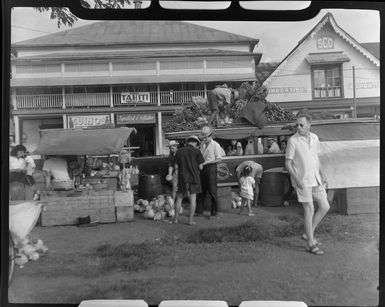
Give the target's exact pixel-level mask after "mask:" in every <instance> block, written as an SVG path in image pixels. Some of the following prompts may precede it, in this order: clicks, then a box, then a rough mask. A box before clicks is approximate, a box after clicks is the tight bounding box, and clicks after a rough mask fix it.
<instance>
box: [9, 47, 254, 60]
mask: <svg viewBox="0 0 385 307" xmlns="http://www.w3.org/2000/svg"><path fill="white" fill-rule="evenodd" d="M205 56H221V57H222V56H258V57H260V56H261V54H260V53H253V52H242V51H232V50H219V49H194V50H192V49H184V50H145V51H111V52H108V53H106V52H98V51H91V50H90V51H87V52H71V53H50V54H45V55H44V56H43V57H42V56H41V55H35V56H24V57H19V58H15V59H12V61H13V62H24V61H28V60H31V61H32V60H44V61H47V60H74V59H112V58H125V59H129V58H133V59H137V58H159V57H172V58H176V57H205Z"/></svg>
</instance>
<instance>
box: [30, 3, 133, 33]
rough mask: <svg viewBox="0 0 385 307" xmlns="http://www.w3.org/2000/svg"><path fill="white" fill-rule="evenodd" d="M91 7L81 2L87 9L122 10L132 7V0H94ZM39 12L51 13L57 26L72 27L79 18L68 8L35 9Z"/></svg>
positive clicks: (51, 17)
mask: <svg viewBox="0 0 385 307" xmlns="http://www.w3.org/2000/svg"><path fill="white" fill-rule="evenodd" d="M93 2H94V5H93V6H91V5H90V4H89V3H88V2H87V1H85V0H80V5H81V6H83V7H84V8H86V9H122V8H125V7H127V6H129V5H131V1H130V0H93ZM34 9H35V10H36V11H38V12H50V19H52V20H56V21H57V26H58V28H60V26H62V25H64V26H69V27H72V26H73V25H74V23H75V22H76V21H77V20H78V18H77V17H76V16H75V15H74V14H72V13H71V11H70V10H69V9H68V8H66V7H35V8H34Z"/></svg>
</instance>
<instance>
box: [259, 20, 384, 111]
mask: <svg viewBox="0 0 385 307" xmlns="http://www.w3.org/2000/svg"><path fill="white" fill-rule="evenodd" d="M263 84H264V85H265V86H266V87H267V88H268V91H269V94H268V96H267V100H269V101H270V102H274V103H278V104H280V105H281V106H282V107H283V108H285V109H288V110H292V111H298V110H301V109H303V108H306V109H309V110H310V111H313V112H328V113H331V114H333V115H335V116H336V117H342V118H346V117H354V116H355V113H356V115H357V117H368V116H375V115H379V114H380V60H379V44H378V43H374V44H359V43H358V42H357V41H356V40H355V39H354V38H353V37H351V36H350V35H349V34H348V33H346V32H345V31H344V30H343V29H341V28H340V27H339V26H338V25H337V23H336V21H335V20H334V18H333V15H332V14H331V13H327V14H326V15H325V16H324V17H323V18H322V20H321V21H320V22H319V23H318V24H317V25H316V26H315V27H314V28H313V29H312V30H311V31H310V32H309V33H308V34H307V35H306V36H305V37H304V38H303V39H302V40H301V41H300V42H299V43H298V45H297V46H296V47H295V48H294V49H293V50H292V51H291V52H290V53H289V54H288V55H287V56H286V57H285V58H284V59H283V61H282V62H281V63H280V64H279V65H278V66H277V67H276V69H275V70H274V71H273V72H272V73H271V75H270V76H269V77H268V78H267V79H266V80H265V81H264V83H263Z"/></svg>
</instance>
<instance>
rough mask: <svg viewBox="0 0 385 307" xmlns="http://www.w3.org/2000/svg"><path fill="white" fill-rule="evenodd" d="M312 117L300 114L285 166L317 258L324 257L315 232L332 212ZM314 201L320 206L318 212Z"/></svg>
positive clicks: (288, 147) (311, 248)
mask: <svg viewBox="0 0 385 307" xmlns="http://www.w3.org/2000/svg"><path fill="white" fill-rule="evenodd" d="M310 126H311V116H310V115H308V114H299V115H298V116H297V120H296V127H297V132H296V133H295V134H294V135H293V136H292V137H290V138H289V140H288V143H287V147H286V161H285V166H286V169H287V171H288V172H289V174H290V177H291V181H292V185H293V187H294V188H295V190H296V192H297V196H298V201H299V202H300V203H302V207H303V210H304V226H305V235H304V236H303V238H304V239H305V240H307V248H306V250H307V251H308V252H310V253H312V254H314V255H322V254H323V253H324V252H323V251H322V250H321V249H320V248H319V243H318V242H317V240H316V239H315V238H314V231H315V229H316V228H317V226H318V224H319V223H320V222H321V220H322V218H323V217H324V216H325V215H326V213H327V212H328V211H329V208H330V206H329V202H328V200H327V196H326V191H325V186H326V185H327V182H326V177H325V175H324V173H323V171H322V168H321V165H320V161H319V157H318V152H319V140H318V137H317V135H315V134H314V133H312V132H310ZM313 199H314V200H315V201H316V202H317V204H318V210H317V211H316V212H315V213H314V205H313Z"/></svg>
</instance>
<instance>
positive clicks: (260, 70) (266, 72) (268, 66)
mask: <svg viewBox="0 0 385 307" xmlns="http://www.w3.org/2000/svg"><path fill="white" fill-rule="evenodd" d="M278 65H279V62H263V63H259V64H258V66H257V67H256V68H255V77H256V78H257V80H258V81H259V83H260V84H263V82H264V81H265V80H266V79H267V78H268V77H269V76H270V75H271V74H272V73H273V71H274V70H275V69H276V68H277V67H278Z"/></svg>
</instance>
